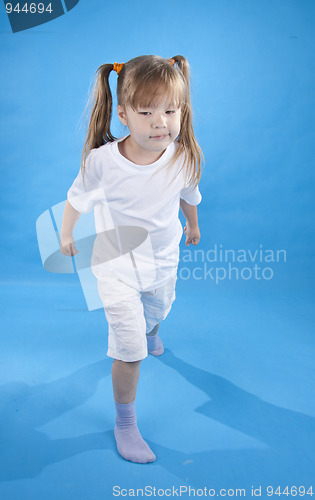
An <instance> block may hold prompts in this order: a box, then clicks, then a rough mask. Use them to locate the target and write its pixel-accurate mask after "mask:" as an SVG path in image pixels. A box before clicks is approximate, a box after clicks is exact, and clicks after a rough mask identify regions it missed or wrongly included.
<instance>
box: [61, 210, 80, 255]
mask: <svg viewBox="0 0 315 500" xmlns="http://www.w3.org/2000/svg"><path fill="white" fill-rule="evenodd" d="M80 215H81V214H80V212H78V211H77V210H75V209H74V208H73V206H72V205H71V204H70V203H69V201H68V200H67V201H66V204H65V208H64V212H63V218H62V226H61V242H60V250H61V253H63V254H64V255H70V256H72V255H76V254H77V253H79V252H78V250H77V249H76V248H75V242H74V239H73V230H74V227H75V225H76V223H77V222H78V220H79V218H80Z"/></svg>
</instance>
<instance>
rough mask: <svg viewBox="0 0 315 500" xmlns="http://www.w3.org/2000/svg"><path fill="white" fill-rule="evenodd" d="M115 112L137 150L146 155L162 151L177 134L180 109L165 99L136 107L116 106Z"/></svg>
mask: <svg viewBox="0 0 315 500" xmlns="http://www.w3.org/2000/svg"><path fill="white" fill-rule="evenodd" d="M117 112H118V117H119V119H120V121H121V122H122V123H123V125H126V126H127V127H128V128H129V132H130V138H131V140H132V141H133V142H134V143H135V145H136V146H137V148H138V150H139V152H141V151H143V153H145V154H146V155H147V154H148V152H152V153H161V152H163V151H164V150H165V149H166V148H167V146H168V145H169V144H171V143H172V142H173V141H175V139H176V138H177V137H178V135H179V132H180V116H181V110H180V108H178V106H174V104H172V103H169V102H167V101H166V100H163V99H160V100H159V102H158V103H157V104H155V105H150V106H148V107H138V108H137V109H133V108H132V107H131V106H126V107H125V108H122V107H121V106H118V107H117Z"/></svg>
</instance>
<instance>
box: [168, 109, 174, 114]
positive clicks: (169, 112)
mask: <svg viewBox="0 0 315 500" xmlns="http://www.w3.org/2000/svg"><path fill="white" fill-rule="evenodd" d="M173 113H175V110H174V109H169V110H167V111H166V114H167V115H172V114H173Z"/></svg>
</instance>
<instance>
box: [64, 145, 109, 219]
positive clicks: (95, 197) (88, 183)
mask: <svg viewBox="0 0 315 500" xmlns="http://www.w3.org/2000/svg"><path fill="white" fill-rule="evenodd" d="M94 153H95V150H92V151H90V153H89V154H88V156H87V159H86V162H85V173H84V182H83V176H82V172H81V170H80V172H79V173H78V175H77V177H76V178H75V180H74V182H73V184H72V186H71V187H70V189H69V191H68V193H67V198H68V201H69V203H70V204H71V205H72V206H73V208H74V209H75V210H77V211H78V212H80V213H81V214H85V213H89V212H91V211H92V210H93V209H94V207H95V206H96V205H97V203H100V202H101V201H102V200H104V198H105V194H104V190H103V188H102V186H101V179H100V175H99V173H98V172H97V165H96V158H95V154H94Z"/></svg>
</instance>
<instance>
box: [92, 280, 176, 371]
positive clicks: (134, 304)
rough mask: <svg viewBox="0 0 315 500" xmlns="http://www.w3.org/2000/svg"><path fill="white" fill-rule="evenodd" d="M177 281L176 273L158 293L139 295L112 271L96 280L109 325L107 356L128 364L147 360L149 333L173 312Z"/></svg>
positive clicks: (152, 291)
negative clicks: (147, 335) (147, 336)
mask: <svg viewBox="0 0 315 500" xmlns="http://www.w3.org/2000/svg"><path fill="white" fill-rule="evenodd" d="M176 280H177V274H175V275H173V276H172V277H171V278H170V279H169V280H168V281H167V282H166V283H165V284H164V285H162V286H161V287H159V288H156V289H155V290H150V291H147V292H140V291H138V290H136V289H135V288H133V287H131V286H129V285H127V284H126V283H124V282H123V281H121V280H119V279H118V278H117V277H116V276H115V274H113V273H111V272H109V271H108V272H106V273H103V276H102V279H100V278H98V279H97V287H98V292H99V295H100V298H101V300H102V302H103V305H104V310H105V315H106V319H107V322H108V351H107V356H109V357H111V358H114V359H118V360H121V361H129V362H130V361H139V360H141V359H144V358H146V357H147V355H148V348H147V338H146V333H149V332H151V331H152V330H153V328H154V327H155V326H156V325H157V324H158V323H161V321H163V319H165V318H166V316H167V315H168V313H169V312H170V310H171V307H172V304H173V302H174V300H175V285H176Z"/></svg>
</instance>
